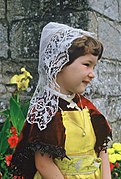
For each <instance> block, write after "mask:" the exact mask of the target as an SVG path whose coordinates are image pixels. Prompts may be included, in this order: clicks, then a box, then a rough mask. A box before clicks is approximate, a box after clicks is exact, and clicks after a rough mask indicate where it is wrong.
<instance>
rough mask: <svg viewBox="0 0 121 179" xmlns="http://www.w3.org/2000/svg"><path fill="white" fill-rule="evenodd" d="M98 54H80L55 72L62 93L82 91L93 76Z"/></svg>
mask: <svg viewBox="0 0 121 179" xmlns="http://www.w3.org/2000/svg"><path fill="white" fill-rule="evenodd" d="M97 60H98V56H94V55H92V54H87V55H85V56H80V57H79V58H77V59H76V60H75V61H74V62H73V63H72V64H70V65H68V66H64V68H63V69H62V70H61V71H60V72H59V73H58V74H57V79H56V81H57V83H58V84H59V86H60V92H61V93H63V94H73V93H80V94H81V93H83V92H84V91H85V88H86V86H87V85H88V84H89V83H90V81H91V80H92V79H93V78H94V77H95V74H94V67H95V66H96V64H97Z"/></svg>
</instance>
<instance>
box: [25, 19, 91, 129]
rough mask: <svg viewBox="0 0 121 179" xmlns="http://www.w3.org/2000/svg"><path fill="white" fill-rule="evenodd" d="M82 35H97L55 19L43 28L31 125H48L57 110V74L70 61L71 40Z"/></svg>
mask: <svg viewBox="0 0 121 179" xmlns="http://www.w3.org/2000/svg"><path fill="white" fill-rule="evenodd" d="M83 35H88V36H94V34H93V33H91V32H88V31H84V30H82V29H77V28H72V27H69V26H67V25H64V24H59V23H55V22H50V23H48V24H47V25H46V26H45V27H44V28H43V31H42V34H41V40H40V50H39V65H38V73H39V80H38V85H37V87H36V90H35V93H34V95H33V97H32V99H31V102H30V107H29V111H28V115H27V121H28V122H29V123H30V124H33V123H37V125H38V128H39V129H40V130H44V129H45V128H46V127H47V124H48V123H49V122H50V121H51V120H52V117H53V116H54V115H55V113H56V112H57V110H58V100H59V96H57V95H55V94H54V93H53V90H52V89H54V90H55V89H56V90H57V91H59V86H58V84H57V83H56V75H57V73H58V72H59V71H61V69H62V67H63V66H64V65H65V64H66V63H67V62H68V61H69V55H68V49H69V47H70V46H71V43H72V41H73V40H74V39H76V38H78V37H82V36H83Z"/></svg>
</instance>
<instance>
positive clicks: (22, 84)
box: [10, 68, 32, 90]
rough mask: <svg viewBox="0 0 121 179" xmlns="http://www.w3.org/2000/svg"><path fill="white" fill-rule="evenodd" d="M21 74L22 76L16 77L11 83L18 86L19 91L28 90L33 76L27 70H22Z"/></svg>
mask: <svg viewBox="0 0 121 179" xmlns="http://www.w3.org/2000/svg"><path fill="white" fill-rule="evenodd" d="M21 72H22V74H20V75H14V76H13V77H12V78H11V80H10V83H11V84H16V85H17V89H18V90H26V89H27V88H28V86H29V82H30V80H29V78H32V76H31V74H30V73H29V72H28V71H27V70H26V69H25V68H21Z"/></svg>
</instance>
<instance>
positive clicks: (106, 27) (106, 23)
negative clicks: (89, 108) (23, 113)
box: [0, 0, 121, 141]
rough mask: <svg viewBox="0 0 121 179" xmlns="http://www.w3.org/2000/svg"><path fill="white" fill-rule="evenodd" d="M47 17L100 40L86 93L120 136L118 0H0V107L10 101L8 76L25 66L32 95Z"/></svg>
mask: <svg viewBox="0 0 121 179" xmlns="http://www.w3.org/2000/svg"><path fill="white" fill-rule="evenodd" d="M50 21H57V22H61V23H66V24H69V25H71V26H74V27H79V28H82V29H85V30H90V31H92V32H95V33H96V34H97V37H98V38H99V39H100V40H101V41H102V42H103V44H104V48H105V50H104V54H103V57H102V60H101V61H100V63H99V64H98V66H97V67H96V69H95V73H96V74H97V77H96V78H95V80H94V81H93V83H92V84H91V85H90V86H89V87H88V88H87V90H86V95H87V96H88V97H90V99H91V100H92V101H93V102H94V103H95V105H96V106H97V107H98V108H99V109H100V110H101V112H102V113H103V114H104V115H105V116H106V117H107V119H108V120H109V122H110V124H111V126H112V128H113V136H114V140H116V141H121V133H120V131H121V127H120V126H121V107H120V106H121V85H120V84H121V57H120V53H121V45H120V44H121V1H120V0H75V1H73V0H65V1H58V0H26V1H24V0H16V1H14V0H0V109H3V108H5V107H6V106H7V105H8V99H9V97H10V96H11V93H12V90H13V89H12V88H11V86H9V85H8V84H9V80H10V78H11V76H12V75H14V74H16V73H19V72H20V68H21V67H26V69H27V70H28V71H30V72H31V73H32V76H33V80H32V82H31V88H32V91H31V92H30V93H27V94H25V95H27V96H31V94H32V93H33V91H34V89H35V86H36V84H37V79H38V73H37V65H38V49H39V40H40V35H41V30H42V28H43V26H44V25H45V24H47V23H48V22H50Z"/></svg>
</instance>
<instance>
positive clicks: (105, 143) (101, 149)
mask: <svg viewBox="0 0 121 179" xmlns="http://www.w3.org/2000/svg"><path fill="white" fill-rule="evenodd" d="M111 140H112V134H110V136H107V137H106V139H105V140H104V143H103V145H102V146H100V147H98V149H97V150H96V152H98V154H99V153H100V152H101V151H105V152H106V151H107V148H108V142H109V141H111Z"/></svg>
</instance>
